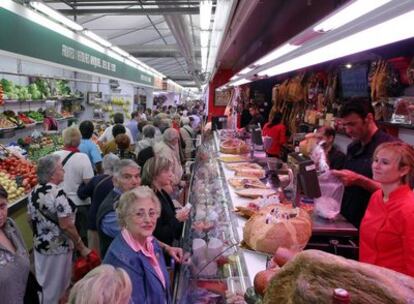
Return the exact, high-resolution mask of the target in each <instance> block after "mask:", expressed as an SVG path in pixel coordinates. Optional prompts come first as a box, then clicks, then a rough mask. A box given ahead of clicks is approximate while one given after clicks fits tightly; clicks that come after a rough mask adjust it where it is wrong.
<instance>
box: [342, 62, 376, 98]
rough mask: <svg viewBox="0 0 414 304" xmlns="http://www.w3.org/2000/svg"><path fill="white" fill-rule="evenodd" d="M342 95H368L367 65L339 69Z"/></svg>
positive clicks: (346, 96)
mask: <svg viewBox="0 0 414 304" xmlns="http://www.w3.org/2000/svg"><path fill="white" fill-rule="evenodd" d="M340 78H341V88H342V97H343V98H348V97H368V96H369V89H368V66H366V65H358V66H354V67H352V68H350V69H348V68H343V69H341V75H340Z"/></svg>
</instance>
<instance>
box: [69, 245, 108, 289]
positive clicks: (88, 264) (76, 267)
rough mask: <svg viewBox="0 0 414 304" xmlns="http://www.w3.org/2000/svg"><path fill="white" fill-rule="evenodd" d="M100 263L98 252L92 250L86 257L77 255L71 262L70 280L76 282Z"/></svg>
mask: <svg viewBox="0 0 414 304" xmlns="http://www.w3.org/2000/svg"><path fill="white" fill-rule="evenodd" d="M100 264H101V259H100V258H99V255H98V253H97V252H96V251H95V250H93V249H92V251H91V252H90V253H89V254H88V255H87V256H86V257H82V256H81V257H79V258H77V259H76V261H75V262H74V263H73V272H72V275H73V277H72V281H73V282H77V281H79V280H80V279H82V278H83V277H84V276H85V275H86V274H87V273H88V272H89V271H91V270H92V269H94V268H95V267H98V266H99V265H100Z"/></svg>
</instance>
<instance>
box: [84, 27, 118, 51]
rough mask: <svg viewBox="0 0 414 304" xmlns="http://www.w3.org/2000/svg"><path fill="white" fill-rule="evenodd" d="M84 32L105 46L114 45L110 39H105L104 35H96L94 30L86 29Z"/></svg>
mask: <svg viewBox="0 0 414 304" xmlns="http://www.w3.org/2000/svg"><path fill="white" fill-rule="evenodd" d="M82 33H83V34H84V35H85V36H87V37H89V38H91V39H92V40H95V41H96V42H98V43H100V44H102V45H103V46H106V47H110V46H111V45H112V44H111V43H110V42H109V41H108V40H105V39H103V38H102V37H100V36H98V35H96V34H95V33H94V32H91V31H88V30H84V31H83V32H82Z"/></svg>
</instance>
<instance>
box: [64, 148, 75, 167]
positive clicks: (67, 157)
mask: <svg viewBox="0 0 414 304" xmlns="http://www.w3.org/2000/svg"><path fill="white" fill-rule="evenodd" d="M75 153H76V152H75V151H72V152H70V153H69V154H68V155H67V156H66V157H65V159H64V160H63V161H62V167H64V166H65V165H66V163H67V162H68V160H69V159H70V158H71V157H72V155H73V154H75Z"/></svg>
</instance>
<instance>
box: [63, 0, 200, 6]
mask: <svg viewBox="0 0 414 304" xmlns="http://www.w3.org/2000/svg"><path fill="white" fill-rule="evenodd" d="M62 1H63V0H62ZM65 3H66V4H67V5H69V6H71V7H84V6H95V7H104V6H125V5H137V2H136V1H116V2H103V3H99V2H93V1H91V2H82V3H79V2H68V1H65ZM154 5H156V3H144V4H143V6H144V7H145V6H154ZM168 5H174V6H180V5H185V7H187V6H190V5H196V6H198V5H199V2H195V1H192V2H170V3H168Z"/></svg>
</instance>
